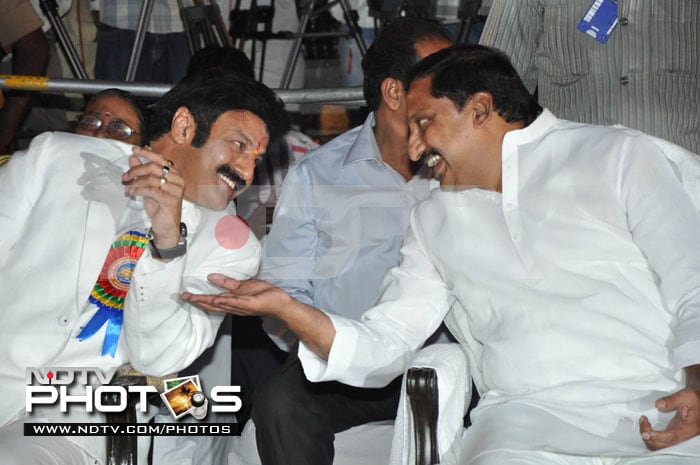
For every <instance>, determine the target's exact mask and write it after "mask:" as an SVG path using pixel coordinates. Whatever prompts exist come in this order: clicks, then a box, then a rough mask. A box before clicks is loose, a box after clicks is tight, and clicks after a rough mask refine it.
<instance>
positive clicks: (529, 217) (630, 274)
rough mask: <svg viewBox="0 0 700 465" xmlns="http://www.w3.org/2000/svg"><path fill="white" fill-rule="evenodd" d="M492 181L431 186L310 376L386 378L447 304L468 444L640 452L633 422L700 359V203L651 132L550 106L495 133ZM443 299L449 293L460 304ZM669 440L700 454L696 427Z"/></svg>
mask: <svg viewBox="0 0 700 465" xmlns="http://www.w3.org/2000/svg"><path fill="white" fill-rule="evenodd" d="M502 167H503V193H502V194H500V193H496V192H491V191H484V190H481V189H476V188H475V189H468V190H464V191H461V192H447V191H441V190H436V191H433V193H432V194H431V195H430V197H429V198H428V199H427V200H426V201H424V202H423V203H421V204H419V205H418V206H417V207H416V208H415V209H414V211H413V215H412V221H411V228H410V231H409V233H408V236H407V238H406V241H405V244H404V247H403V249H402V254H403V259H402V262H401V264H400V265H399V266H398V267H397V268H394V269H393V270H392V271H390V272H389V274H388V275H387V276H386V277H385V281H384V284H385V286H386V287H385V292H384V294H383V297H382V301H381V303H380V304H379V305H378V306H377V307H375V308H373V309H371V310H370V311H368V312H367V313H366V314H365V315H364V317H363V320H362V323H357V322H352V321H349V320H345V319H342V318H340V317H337V316H334V315H331V318H332V319H333V323H334V325H335V328H336V331H337V334H336V337H335V341H334V343H333V347H332V349H331V353H330V357H329V362H328V363H327V364H326V363H324V362H323V361H322V360H320V359H318V358H317V357H315V356H314V355H313V354H312V353H311V352H310V351H309V350H308V349H306V348H305V347H302V348H301V349H300V357H301V358H302V361H303V363H304V367H305V370H306V373H307V376H309V378H310V379H312V380H328V379H338V380H340V381H343V382H346V383H350V384H355V385H367V386H370V385H381V384H382V383H384V382H386V381H388V380H390V379H392V378H393V377H394V376H396V374H397V373H400V372H401V371H402V370H403V369H404V368H405V367H406V364H407V363H408V362H409V361H410V359H411V357H412V354H413V352H414V351H415V350H416V348H418V347H419V346H420V345H421V343H422V342H423V340H424V339H425V338H426V337H427V336H428V335H430V334H431V333H432V331H434V330H435V328H436V327H437V326H438V324H439V323H440V321H442V319H443V318H446V322H447V323H448V326H449V328H450V330H451V331H452V332H453V334H454V335H455V336H456V337H457V339H458V340H459V341H460V342H461V343H462V345H463V347H464V348H465V350H466V351H467V354H468V357H469V359H470V365H471V367H472V370H473V371H472V375H473V377H474V380H475V383H476V386H477V388H478V389H479V391H480V393H481V395H482V399H481V402H480V404H479V407H478V408H477V409H476V410H475V411H474V412H473V414H472V419H473V422H474V423H473V426H472V427H471V428H470V429H469V430H468V434H467V436H466V443H465V444H464V447H465V449H466V452H465V454H467V455H468V456H469V457H472V456H474V455H476V454H478V453H479V452H480V451H484V450H494V449H513V450H527V449H543V450H552V451H561V452H567V453H574V454H581V455H641V454H645V453H648V451H647V449H646V448H645V446H644V444H643V442H642V440H641V438H640V437H639V433H638V420H639V417H640V416H641V415H642V414H645V415H648V416H649V417H650V418H651V419H652V423H654V422H656V421H663V422H664V423H663V424H664V425H665V421H666V419H661V420H659V419H658V414H657V412H656V409H655V408H654V400H655V399H656V398H658V397H660V396H662V395H666V394H668V393H672V392H675V391H677V390H679V389H681V388H682V386H683V380H682V367H684V366H688V365H692V364H696V363H699V362H700V247H698V240H699V239H700V215H698V212H697V211H696V209H695V207H694V206H693V205H692V203H691V201H690V198H689V197H688V195H687V193H686V192H685V191H684V189H683V187H682V186H681V184H680V183H679V182H678V178H677V176H676V174H675V173H674V171H673V169H672V168H671V165H670V164H669V163H668V161H667V160H666V158H665V157H664V155H663V152H661V151H660V150H659V149H658V147H657V146H656V145H655V144H654V143H653V142H652V141H651V140H650V139H649V138H648V137H647V136H645V135H643V134H641V133H638V132H636V131H631V130H620V129H612V128H607V127H599V126H589V125H581V124H576V123H571V122H568V121H563V120H558V119H556V118H555V117H554V116H553V115H552V114H551V113H549V112H548V111H546V110H545V111H544V113H543V114H542V115H541V116H540V117H539V118H538V119H537V120H536V121H535V122H534V123H532V124H531V125H530V126H529V127H527V128H525V129H522V130H518V131H512V132H509V133H508V134H507V135H506V137H505V139H504V142H503V152H502ZM453 304H454V305H453ZM663 453H679V454H689V455H697V456H699V457H700V438H695V439H693V440H691V441H687V442H686V443H684V444H681V445H680V446H677V447H674V448H671V449H666V450H665V451H663Z"/></svg>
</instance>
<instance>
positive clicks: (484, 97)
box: [471, 92, 493, 129]
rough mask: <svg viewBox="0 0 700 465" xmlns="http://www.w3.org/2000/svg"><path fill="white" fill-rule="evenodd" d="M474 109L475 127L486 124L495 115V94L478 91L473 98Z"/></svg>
mask: <svg viewBox="0 0 700 465" xmlns="http://www.w3.org/2000/svg"><path fill="white" fill-rule="evenodd" d="M471 103H472V108H473V110H474V128H475V129H478V128H480V127H481V126H484V125H485V124H486V123H487V122H488V121H489V119H490V118H491V116H492V115H493V96H492V95H491V94H489V93H488V92H477V93H475V94H474V95H472V98H471Z"/></svg>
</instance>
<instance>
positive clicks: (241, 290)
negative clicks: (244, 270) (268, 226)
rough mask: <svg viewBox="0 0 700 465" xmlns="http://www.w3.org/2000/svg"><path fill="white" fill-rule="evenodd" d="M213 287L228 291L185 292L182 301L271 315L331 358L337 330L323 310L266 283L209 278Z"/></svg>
mask: <svg viewBox="0 0 700 465" xmlns="http://www.w3.org/2000/svg"><path fill="white" fill-rule="evenodd" d="M208 278H209V281H211V283H212V284H215V285H217V286H219V287H220V288H222V289H225V290H226V292H222V293H220V294H192V293H191V292H184V293H183V294H182V299H183V300H185V301H187V302H190V303H191V304H192V305H195V306H197V307H199V308H201V309H203V310H208V311H211V312H226V313H233V314H234V315H241V316H269V317H273V318H276V319H278V320H280V321H282V322H283V323H284V324H285V325H287V327H288V328H289V329H290V330H291V331H292V332H293V333H294V334H296V335H297V336H298V337H299V339H300V340H301V341H302V342H303V343H304V344H305V345H306V346H307V347H308V348H309V349H310V350H312V351H313V352H315V353H316V354H317V355H318V356H319V357H321V358H323V359H328V353H329V352H330V349H331V345H332V344H333V339H334V338H335V328H334V327H333V323H332V321H331V319H330V318H329V317H328V315H326V314H325V313H323V312H322V311H320V310H318V309H316V308H314V307H311V306H309V305H306V304H304V303H302V302H299V301H298V300H296V299H294V298H292V297H291V296H290V295H289V294H287V293H286V292H285V291H283V290H282V289H280V288H278V287H275V286H273V285H272V284H270V283H268V282H266V281H260V280H258V279H250V280H246V281H239V280H237V279H233V278H228V277H226V276H224V275H221V274H210V275H209V276H208Z"/></svg>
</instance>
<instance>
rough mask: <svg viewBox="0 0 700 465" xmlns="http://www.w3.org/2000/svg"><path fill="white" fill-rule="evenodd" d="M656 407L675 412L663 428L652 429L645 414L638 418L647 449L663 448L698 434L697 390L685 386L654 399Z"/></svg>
mask: <svg viewBox="0 0 700 465" xmlns="http://www.w3.org/2000/svg"><path fill="white" fill-rule="evenodd" d="M656 408H658V409H659V410H661V411H662V412H671V411H674V410H675V412H676V414H675V415H674V416H673V418H672V419H671V421H670V422H669V423H668V425H667V426H666V429H663V430H654V429H653V428H652V427H651V423H650V422H649V419H648V418H647V417H645V416H643V417H642V418H641V419H640V421H639V432H640V433H641V434H642V440H643V441H644V444H646V446H647V447H648V448H649V449H651V450H657V449H663V448H664V447H669V446H673V445H675V444H678V443H681V442H683V441H686V440H688V439H690V438H692V437H694V436H697V435H700V392H698V391H697V390H695V389H691V388H687V389H683V390H682V391H679V392H677V393H675V394H672V395H670V396H666V397H662V398H661V399H659V400H657V401H656Z"/></svg>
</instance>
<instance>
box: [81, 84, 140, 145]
mask: <svg viewBox="0 0 700 465" xmlns="http://www.w3.org/2000/svg"><path fill="white" fill-rule="evenodd" d="M101 97H117V98H120V99H122V100H124V101H125V102H126V103H128V104H129V106H130V107H131V108H132V109H133V110H134V112H135V113H136V117H137V118H138V123H139V127H138V128H134V129H136V130H138V132H139V134H140V135H141V145H147V144H148V142H149V141H150V136H149V135H150V131H149V126H150V125H149V121H148V120H149V118H148V108H147V107H146V104H145V103H143V102H142V101H141V100H140V99H138V98H137V97H136V96H135V95H134V94H132V93H131V92H127V91H125V90H121V89H117V88H116V87H111V88H109V89H105V90H101V91H99V92H98V93H96V94H95V95H93V96H92V97H90V100H88V103H87V104H86V105H85V108H87V107H88V106H89V105H90V104H91V103H92V102H94V101H95V100H97V99H99V98H101Z"/></svg>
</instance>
